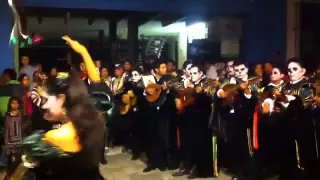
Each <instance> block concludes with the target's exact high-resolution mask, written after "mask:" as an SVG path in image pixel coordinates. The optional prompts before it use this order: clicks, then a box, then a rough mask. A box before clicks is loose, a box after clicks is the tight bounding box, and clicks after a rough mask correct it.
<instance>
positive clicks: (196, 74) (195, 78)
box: [190, 67, 203, 83]
mask: <svg viewBox="0 0 320 180" xmlns="http://www.w3.org/2000/svg"><path fill="white" fill-rule="evenodd" d="M190 75H191V81H192V82H193V83H196V82H199V81H200V80H201V79H202V76H203V72H202V71H200V69H199V68H198V67H192V68H191V69H190Z"/></svg>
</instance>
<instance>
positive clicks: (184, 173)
mask: <svg viewBox="0 0 320 180" xmlns="http://www.w3.org/2000/svg"><path fill="white" fill-rule="evenodd" d="M189 174H190V171H188V170H180V171H178V172H176V173H173V174H172V176H173V177H179V176H185V175H189Z"/></svg>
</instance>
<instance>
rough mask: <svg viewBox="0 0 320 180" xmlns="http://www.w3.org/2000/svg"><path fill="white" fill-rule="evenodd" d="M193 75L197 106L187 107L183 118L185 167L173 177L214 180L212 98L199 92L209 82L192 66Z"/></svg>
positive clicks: (182, 137)
mask: <svg viewBox="0 0 320 180" xmlns="http://www.w3.org/2000/svg"><path fill="white" fill-rule="evenodd" d="M190 75H191V78H190V80H191V82H192V83H193V84H192V85H193V92H190V93H191V94H190V96H192V97H193V98H194V103H193V104H190V105H189V106H187V107H185V111H184V113H183V114H182V115H181V117H180V118H183V119H181V121H180V123H179V129H180V151H181V153H182V161H183V164H182V165H183V166H182V167H180V171H178V172H177V173H175V174H173V175H174V176H182V175H189V176H188V179H194V178H201V177H203V178H205V177H212V176H213V158H212V154H213V151H212V141H211V140H212V139H211V130H210V129H209V128H208V124H209V116H210V112H211V108H210V107H211V106H210V104H211V98H210V97H209V96H207V94H206V93H205V92H204V91H198V90H197V89H198V88H200V87H201V88H203V84H204V83H206V81H207V79H206V77H205V76H204V73H203V71H201V70H200V68H199V67H198V66H195V65H193V66H192V67H191V69H190ZM197 91H198V92H197ZM188 96H189V95H188ZM195 117H197V118H196V119H195Z"/></svg>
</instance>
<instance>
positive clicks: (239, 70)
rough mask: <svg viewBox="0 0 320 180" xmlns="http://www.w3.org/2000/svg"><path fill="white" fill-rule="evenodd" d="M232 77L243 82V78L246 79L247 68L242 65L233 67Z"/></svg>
mask: <svg viewBox="0 0 320 180" xmlns="http://www.w3.org/2000/svg"><path fill="white" fill-rule="evenodd" d="M234 75H235V77H236V78H238V79H240V80H244V78H246V77H248V68H247V67H246V66H245V65H244V64H240V65H238V66H234Z"/></svg>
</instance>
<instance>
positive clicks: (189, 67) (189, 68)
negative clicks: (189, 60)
mask: <svg viewBox="0 0 320 180" xmlns="http://www.w3.org/2000/svg"><path fill="white" fill-rule="evenodd" d="M191 67H192V64H188V65H187V67H186V69H185V70H184V71H185V73H186V75H187V76H191Z"/></svg>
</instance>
